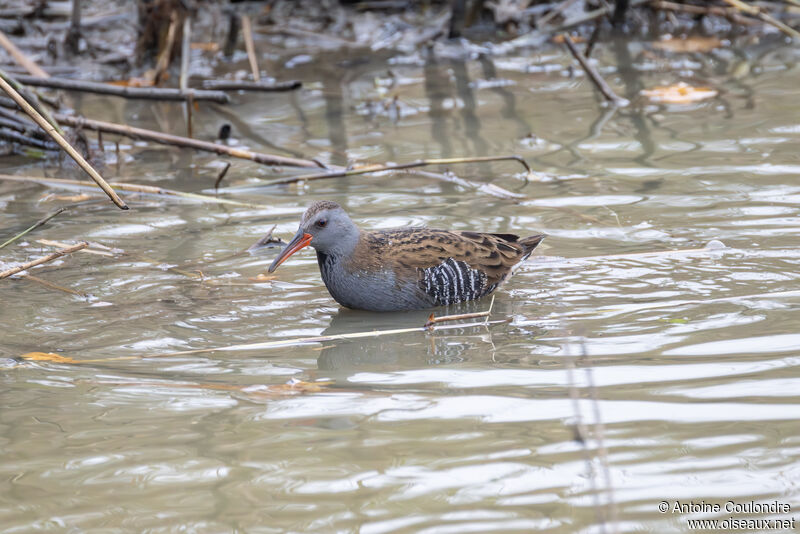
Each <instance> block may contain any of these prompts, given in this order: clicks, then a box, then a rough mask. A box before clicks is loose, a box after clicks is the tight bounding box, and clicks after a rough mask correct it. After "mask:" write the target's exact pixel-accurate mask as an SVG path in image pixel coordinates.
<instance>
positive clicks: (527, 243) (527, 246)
mask: <svg viewBox="0 0 800 534" xmlns="http://www.w3.org/2000/svg"><path fill="white" fill-rule="evenodd" d="M545 237H547V236H545V235H544V234H541V235H532V236H528V237H523V238H522V239H520V240H519V241H517V243H519V244H520V245H522V252H523V256H522V260H521V261H525V260H527V259H528V257H529V256H530V255H531V254H533V249H535V248H536V247H537V246H539V243H541V242H542V241H543V240H544V238H545Z"/></svg>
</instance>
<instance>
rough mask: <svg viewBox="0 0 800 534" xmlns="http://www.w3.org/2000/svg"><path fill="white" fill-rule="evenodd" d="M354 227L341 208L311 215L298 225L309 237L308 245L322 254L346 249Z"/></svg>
mask: <svg viewBox="0 0 800 534" xmlns="http://www.w3.org/2000/svg"><path fill="white" fill-rule="evenodd" d="M353 230H355V225H354V224H353V221H351V220H350V217H349V216H348V215H347V213H345V212H344V210H343V209H342V208H339V207H337V208H328V209H323V210H321V211H318V212H317V213H314V214H313V215H311V216H310V217H309V218H308V219H307V220H306V219H305V217H304V221H303V222H302V223H301V224H300V231H302V232H303V233H305V234H309V235H311V243H310V245H311V246H312V247H314V248H315V249H317V250H318V251H320V252H322V253H323V254H335V253H336V252H341V251H343V249H346V248H347V245H348V244H349V242H350V240H349V239H348V238H349V237H350V234H351V233H352V232H353Z"/></svg>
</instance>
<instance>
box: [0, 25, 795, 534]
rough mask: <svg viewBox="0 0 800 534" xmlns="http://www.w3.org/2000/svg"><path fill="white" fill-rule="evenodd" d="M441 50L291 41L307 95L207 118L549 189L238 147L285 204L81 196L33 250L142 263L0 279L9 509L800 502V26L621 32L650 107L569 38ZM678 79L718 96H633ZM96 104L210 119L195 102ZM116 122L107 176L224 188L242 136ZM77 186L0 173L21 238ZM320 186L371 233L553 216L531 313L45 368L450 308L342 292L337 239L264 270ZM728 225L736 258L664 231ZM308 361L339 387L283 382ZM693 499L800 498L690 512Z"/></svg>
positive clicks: (680, 522) (693, 234) (475, 513)
mask: <svg viewBox="0 0 800 534" xmlns="http://www.w3.org/2000/svg"><path fill="white" fill-rule="evenodd" d="M484 51H485V50H484ZM435 52H436V53H435V55H433V56H432V55H429V54H426V53H413V54H403V53H388V52H387V53H383V54H382V55H370V54H368V53H366V52H363V51H353V52H350V53H347V54H341V53H339V54H333V53H326V54H322V55H319V54H316V55H314V57H313V59H312V58H311V56H309V57H304V54H305V52H304V51H300V52H293V53H288V54H287V53H277V52H276V53H274V54H272V55H271V56H269V61H268V62H267V65H268V68H269V69H271V70H272V72H273V73H274V74H276V75H277V76H278V77H280V78H282V79H286V78H298V79H301V80H303V81H304V82H305V83H306V88H305V89H304V90H302V91H300V92H298V93H292V94H287V93H282V94H271V95H253V94H247V95H245V94H238V95H235V96H234V103H233V104H231V105H230V106H227V107H225V108H220V107H215V106H207V105H201V110H200V111H199V113H198V114H197V115H196V116H195V119H194V122H195V128H196V131H197V135H199V136H202V137H204V138H212V139H213V138H214V136H215V134H216V132H217V130H218V128H219V127H220V125H221V124H223V123H225V122H228V123H231V124H232V125H233V135H234V138H235V139H236V141H235V142H238V143H240V144H242V145H246V146H248V147H251V148H253V149H257V150H262V151H265V152H275V153H281V154H294V155H302V156H307V157H315V158H318V159H320V160H321V161H325V162H331V163H335V164H346V163H347V161H348V160H365V159H368V160H370V161H396V162H406V161H412V160H415V159H418V158H426V157H457V156H465V155H492V154H520V155H522V156H524V157H525V158H526V159H527V160H528V161H529V162H530V163H531V164H532V165H533V166H534V167H535V170H536V172H537V179H536V180H532V181H530V182H528V183H526V182H525V181H524V173H522V172H521V168H520V167H519V166H517V165H516V164H514V163H513V162H503V163H484V164H471V165H460V166H455V165H454V166H450V167H449V168H450V169H451V170H452V171H454V172H455V173H457V174H458V176H459V177H461V178H464V179H467V180H470V181H473V182H476V183H479V184H488V183H492V184H495V185H497V186H499V187H502V188H505V189H507V190H511V191H514V192H516V193H519V194H522V195H525V197H526V198H527V200H525V201H523V202H512V201H509V200H507V199H503V198H498V197H495V196H491V195H489V194H486V193H485V192H482V191H480V190H476V189H472V188H469V187H462V186H459V185H455V184H451V183H446V182H442V181H437V180H435V179H432V178H430V177H427V176H423V175H415V174H386V175H378V176H357V177H350V178H339V179H332V180H325V181H317V182H313V183H307V184H305V185H303V186H301V187H297V186H278V187H258V184H259V182H263V181H266V180H269V179H272V178H275V177H277V176H279V173H278V172H277V171H275V170H273V169H270V168H268V167H263V166H258V165H254V164H248V163H246V162H241V161H233V167H232V168H231V171H230V172H229V174H228V176H227V177H226V179H225V182H224V184H223V190H222V191H221V196H222V197H223V198H230V199H236V200H241V201H245V202H252V203H255V204H259V205H261V206H263V207H262V208H251V207H237V206H221V205H216V204H209V203H196V202H186V201H183V200H171V199H164V198H160V197H155V196H137V195H127V196H126V198H127V200H128V202H129V203H130V205H131V207H132V208H133V209H132V210H130V211H129V212H121V211H119V210H116V209H115V208H113V207H112V206H111V204H110V203H109V202H107V201H105V200H100V201H99V202H96V203H84V204H82V205H79V206H77V207H74V208H72V209H70V211H68V212H67V213H64V214H62V215H60V216H59V217H57V218H56V219H54V220H53V221H51V223H50V224H49V225H48V226H46V227H44V228H41V229H39V230H37V231H36V233H34V234H31V235H30V236H29V238H27V239H25V240H23V242H22V243H18V244H15V245H13V246H11V247H8V248H6V249H5V250H3V251H2V261H3V262H5V263H6V264H9V265H10V264H11V263H13V262H19V261H24V260H27V259H30V258H33V257H37V256H39V255H43V254H44V253H46V252H49V251H50V250H51V249H50V248H48V247H44V246H41V245H39V244H37V243H36V241H35V240H36V239H40V238H47V239H53V240H61V241H67V242H75V241H76V240H81V239H86V240H89V241H92V242H98V243H103V244H105V245H107V246H110V247H114V248H116V249H119V251H124V252H125V254H122V253H117V254H115V255H114V256H111V257H105V256H96V255H91V254H85V253H76V254H74V255H73V256H72V257H70V258H68V259H64V260H61V261H59V262H58V263H53V264H50V265H49V266H46V267H43V268H40V269H36V270H34V271H33V273H34V274H36V275H38V276H40V277H42V278H45V279H47V280H49V281H51V282H54V283H57V284H59V285H61V286H64V287H68V288H71V289H74V290H76V291H80V292H83V293H86V294H88V295H89V296H88V297H87V298H81V297H77V296H73V295H69V294H66V293H63V292H59V291H56V290H53V289H49V288H46V287H42V286H40V285H37V284H34V283H32V282H30V281H25V280H22V279H13V280H3V281H0V325H2V330H1V331H0V336H1V337H0V358H2V359H0V363H1V364H2V373H1V374H0V451H2V454H0V532H2V533H21V532H115V531H130V532H145V531H146V532H179V531H180V532H234V531H235V532H362V533H389V532H426V533H428V532H429V533H434V532H435V533H450V532H530V531H533V530H542V531H546V532H613V531H614V530H615V529H616V530H619V531H655V532H666V531H678V530H687V528H688V526H687V520H688V519H692V518H700V519H710V518H719V519H725V518H729V517H735V518H738V519H744V518H760V519H791V518H793V517H798V516H799V515H800V502H799V501H800V499H798V497H799V496H800V489H799V486H798V480H799V479H800V425H799V424H798V418H800V404H798V403H799V402H800V393H799V392H800V358H799V356H800V334H798V326H800V307H799V305H800V287H798V276H799V275H798V272H799V270H798V263H800V252H798V246H797V245H798V234H800V218H798V209H799V208H800V182H798V175H799V174H800V155H799V154H800V151H798V143H800V123H798V116H797V114H796V113H795V112H794V111H796V109H797V86H798V67H797V60H798V57H800V54H798V49H797V48H796V47H788V46H783V45H782V44H781V43H780V42H778V40H776V39H771V40H766V41H764V42H762V43H761V44H752V45H748V46H743V47H739V48H723V49H720V50H717V51H715V52H713V53H711V54H708V55H669V54H665V53H662V52H656V53H654V52H652V51H651V50H649V48H648V47H647V45H646V44H643V43H627V44H626V43H611V44H607V45H603V46H601V47H599V49H598V52H597V53H598V54H599V58H600V62H601V65H605V66H608V65H619V69H618V70H617V71H616V72H615V71H614V69H611V68H609V67H605V68H604V69H603V72H604V74H605V75H606V76H607V77H608V78H609V80H610V81H611V83H612V85H613V86H614V87H615V88H616V89H617V90H618V91H619V92H620V94H622V95H625V96H626V97H628V98H630V99H632V100H633V105H632V106H630V107H628V108H624V109H619V110H616V111H612V110H609V109H607V108H606V107H604V106H602V105H601V104H600V102H599V100H598V99H597V97H596V95H595V93H594V91H593V89H592V87H591V86H590V85H589V83H588V82H587V81H586V80H585V79H584V78H583V76H581V75H580V73H576V74H577V75H576V76H574V77H571V76H569V72H567V71H568V69H567V68H566V66H567V65H568V64H569V63H570V61H569V58H568V57H566V56H565V55H564V54H563V52H562V51H560V50H557V49H556V50H550V49H547V48H544V49H543V50H542V51H533V50H530V49H525V48H522V49H517V50H510V51H507V52H505V53H503V54H498V55H496V56H494V57H489V56H481V55H480V54H479V52H481V50H477V49H475V50H472V51H471V52H470V54H469V55H468V57H467V59H465V53H464V49H462V48H459V47H449V46H448V47H442V46H437V48H436V49H435ZM198 53H199V52H198ZM265 61H266V60H265ZM287 62H288V66H287V65H286V63H287ZM234 68H242V69H245V68H246V61H245V60H243V61H241V62H239V63H237V64H236V65H234ZM388 70H391V71H392V73H393V76H390V75H388V74H387V71H388ZM680 79H685V80H688V81H690V82H694V83H696V84H702V85H711V86H713V87H715V88H717V89H719V90H720V96H719V97H718V98H716V99H713V100H709V101H705V102H701V103H697V104H691V105H672V106H658V105H653V104H648V103H646V102H643V101H642V100H641V99H640V98H638V97H637V96H636V95H637V93H638V91H639V90H640V89H641V88H644V87H651V86H653V85H659V84H663V83H670V82H675V81H677V80H680ZM391 84H394V86H391ZM395 94H396V95H398V98H399V100H398V104H397V107H393V106H392V105H391V98H392V96H394V95H395ZM69 102H70V103H71V105H73V106H74V107H76V108H77V109H79V110H81V111H82V112H84V113H85V114H87V115H89V116H93V117H97V118H105V119H108V120H115V121H122V122H125V121H128V122H131V123H135V124H138V125H142V126H145V127H154V128H157V129H165V130H167V131H172V132H175V133H183V132H184V126H183V118H182V112H181V109H180V107H178V106H176V105H174V104H159V103H138V102H126V101H121V100H116V99H112V98H105V97H97V96H84V97H76V96H75V95H71V96H70V100H69ZM92 138H93V136H92ZM105 141H106V148H107V150H108V151H109V154H108V155H107V158H106V159H107V165H106V168H105V170H104V172H105V174H106V176H107V177H109V178H112V179H115V180H120V181H129V182H135V183H143V184H152V185H160V186H163V187H168V188H172V189H178V190H183V191H194V192H201V191H205V192H206V193H209V194H213V190H210V189H209V188H211V186H212V184H213V181H214V177H215V176H216V173H217V169H218V168H219V165H220V163H221V160H220V158H217V157H215V156H210V155H205V154H198V153H191V152H188V151H178V150H176V149H173V148H168V147H162V146H153V145H146V144H143V143H137V142H131V141H122V145H123V146H122V155H123V158H124V161H121V162H120V164H119V165H117V163H116V162H115V161H114V157H115V156H114V154H113V153H114V147H113V142H112V141H111V140H110V139H109V138H106V140H105ZM276 147H277V148H276ZM3 166H4V167H5V168H4V170H3V172H8V173H17V174H37V175H41V174H42V173H43V172H44V170H45V169H43V167H42V165H40V164H30V163H29V161H24V160H21V159H8V158H6V159H4V161H3ZM431 170H432V171H434V170H438V171H442V170H444V169H442V168H439V169H431ZM47 172H48V174H50V175H59V176H79V175H77V174H71V173H72V171H70V170H69V169H67V170H65V171H63V172H62V171H57V170H55V169H53V168H52V167H50V168H49V169H48V171H47ZM74 194H77V192H69V191H62V190H56V189H47V188H44V187H42V186H35V185H26V184H16V183H15V184H10V183H0V207H2V211H0V228H2V233H0V238H5V237H7V236H10V235H13V234H15V233H17V232H19V231H21V230H22V229H24V228H25V227H27V226H28V225H30V224H31V223H32V222H34V221H35V220H37V219H38V218H40V217H41V216H43V215H44V214H45V213H47V212H48V211H50V210H52V209H54V207H55V206H57V205H61V204H66V203H69V202H70V201H69V200H63V199H62V200H58V199H53V197H52V196H50V195H74ZM98 198H99V197H98ZM316 199H332V200H335V201H338V202H340V203H341V204H342V205H344V206H345V207H346V208H347V209H348V211H349V212H350V213H351V215H352V216H353V218H354V219H355V220H356V221H357V222H358V223H359V224H362V225H363V226H365V227H390V226H396V225H405V224H427V225H429V226H434V227H446V228H454V229H463V230H466V229H471V230H485V231H492V232H519V233H522V234H527V233H536V232H545V233H547V234H548V235H549V238H548V239H547V240H546V241H545V243H544V245H543V246H541V247H540V250H539V251H538V252H537V255H536V256H535V257H534V258H533V259H532V260H531V261H530V262H529V263H528V264H527V265H526V266H525V267H523V268H522V269H521V270H520V271H518V272H517V273H516V274H515V276H514V277H513V278H512V279H511V281H510V282H509V283H508V284H507V285H506V286H505V287H504V288H503V289H502V290H501V291H500V292H498V293H497V298H496V301H495V303H494V308H493V310H492V315H491V318H492V319H496V320H507V322H506V323H503V324H496V325H491V326H488V327H486V326H469V327H462V328H457V329H451V330H443V331H439V332H435V333H422V332H419V333H408V334H398V335H393V336H383V337H377V338H361V339H354V340H340V341H329V342H324V343H321V344H319V343H316V344H313V343H312V344H306V345H302V346H293V347H282V348H264V349H261V350H250V351H233V350H221V351H218V352H213V353H201V354H188V355H184V356H175V357H164V358H158V357H151V358H146V359H131V360H119V361H106V362H96V363H92V364H85V365H69V364H59V363H51V362H24V361H21V360H20V359H19V356H20V355H21V354H24V353H28V352H33V351H39V352H54V353H58V354H61V355H64V356H69V357H73V358H76V359H79V360H81V359H103V358H114V357H120V356H131V355H142V354H145V355H158V354H164V353H168V352H172V351H182V350H188V349H200V348H207V347H224V346H228V345H233V344H240V343H254V342H266V341H274V340H281V339H289V338H295V337H304V336H316V335H319V334H323V333H324V334H341V333H351V332H360V331H368V330H381V329H391V328H405V327H413V326H419V325H421V324H422V323H423V322H424V321H425V319H426V317H427V315H428V312H417V313H402V314H374V313H364V312H353V311H349V310H345V309H341V308H340V307H338V306H337V305H336V303H335V302H333V301H332V300H331V298H330V297H329V296H328V294H327V292H326V290H325V287H324V286H323V284H322V283H321V280H320V278H319V273H318V269H317V265H316V259H315V257H314V255H313V253H312V252H311V251H303V252H301V253H299V254H296V255H295V256H294V257H293V258H292V259H291V260H290V261H288V262H287V263H286V264H284V265H283V266H282V267H281V268H280V269H279V270H278V271H277V272H276V273H275V274H276V276H277V278H276V279H274V280H267V281H261V282H259V281H255V280H253V278H254V277H256V276H257V275H258V274H260V273H264V272H265V271H266V267H267V266H268V264H269V263H270V262H271V260H272V257H273V254H274V253H275V251H276V250H277V249H272V250H271V251H267V252H266V253H264V254H261V255H254V256H250V255H238V256H237V255H236V253H238V252H240V251H242V250H243V249H245V248H247V247H248V246H249V245H250V244H252V243H253V242H254V241H256V240H257V239H258V238H259V237H261V236H262V235H263V234H264V233H265V232H266V231H267V230H268V229H269V228H270V227H271V226H272V225H273V224H277V229H276V233H277V234H278V235H280V236H282V237H283V238H284V239H285V238H288V237H290V236H291V235H292V234H293V233H294V231H295V229H296V224H297V221H298V218H299V216H300V214H301V213H302V211H303V210H304V207H305V206H306V205H307V204H309V203H310V202H311V201H313V200H316ZM713 240H718V241H721V242H722V243H723V244H724V245H725V248H722V249H720V248H714V249H713V250H707V251H701V252H696V251H695V252H678V253H672V254H651V255H639V254H640V253H651V252H655V253H661V252H665V251H679V250H686V249H702V248H703V247H705V246H706V245H707V244H708V243H709V242H711V241H713ZM170 267H179V268H182V269H185V270H187V271H193V270H200V271H202V273H203V275H204V281H203V282H200V281H198V280H197V279H194V278H192V277H189V276H185V275H182V274H180V273H178V272H175V271H173V270H170ZM488 306H489V302H488V301H487V300H484V301H481V302H479V303H476V304H475V305H472V306H465V307H455V308H453V309H451V310H448V311H451V312H459V311H465V310H466V311H474V310H477V311H481V310H485V309H487V308H488ZM573 367H574V369H573ZM298 380H299V381H304V382H313V381H322V380H325V381H332V383H329V384H328V385H324V386H320V389H319V390H308V391H300V392H299V393H298V392H297V390H296V389H295V390H294V391H293V390H291V389H290V388H288V387H287V386H286V385H287V384H290V383H293V382H294V381H298ZM598 416H599V418H600V421H601V422H602V426H599V425H597V424H596V422H597V417H598ZM576 425H577V426H578V428H582V431H576ZM576 432H580V433H581V434H582V435H583V436H584V438H585V439H584V442H583V443H581V442H580V441H578V440H576ZM598 438H600V439H598ZM662 501H666V502H667V503H668V504H669V506H670V510H669V511H668V512H667V513H661V512H660V511H659V508H658V507H659V504H660V503H661V502H662ZM675 501H680V502H684V503H686V502H695V503H700V502H705V503H719V504H721V505H723V506H724V503H726V502H727V501H734V502H737V503H749V502H750V501H756V502H764V503H768V502H775V501H777V502H779V503H786V504H788V505H789V506H790V507H791V512H789V513H756V514H748V513H745V512H741V513H728V512H727V511H725V509H724V507H723V509H722V511H720V512H718V513H711V512H695V513H681V512H673V511H672V508H671V507H672V506H673V505H674V503H675ZM798 519H800V517H798ZM788 530H791V529H788Z"/></svg>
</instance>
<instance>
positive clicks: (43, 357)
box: [22, 352, 81, 363]
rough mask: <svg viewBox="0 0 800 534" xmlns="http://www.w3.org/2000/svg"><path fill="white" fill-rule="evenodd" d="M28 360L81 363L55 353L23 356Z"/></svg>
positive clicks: (32, 353) (36, 353)
mask: <svg viewBox="0 0 800 534" xmlns="http://www.w3.org/2000/svg"><path fill="white" fill-rule="evenodd" d="M22 357H23V358H25V359H26V360H33V361H36V362H55V363H81V362H80V360H76V359H74V358H70V357H69V356H61V355H60V354H55V353H53V352H29V353H27V354H23V355H22Z"/></svg>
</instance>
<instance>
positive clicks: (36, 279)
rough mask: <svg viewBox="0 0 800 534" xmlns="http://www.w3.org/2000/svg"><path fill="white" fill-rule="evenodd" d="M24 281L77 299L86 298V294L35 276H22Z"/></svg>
mask: <svg viewBox="0 0 800 534" xmlns="http://www.w3.org/2000/svg"><path fill="white" fill-rule="evenodd" d="M21 278H22V279H23V280H28V281H29V282H34V283H37V284H39V285H42V286H44V287H47V288H50V289H55V290H57V291H63V292H64V293H69V294H70V295H75V296H76V297H83V298H86V294H84V293H81V292H80V291H75V290H74V289H70V288H68V287H63V286H60V285H58V284H54V283H53V282H51V281H49V280H45V279H44V278H39V277H38V276H33V275H32V274H26V275H23V276H21Z"/></svg>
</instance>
